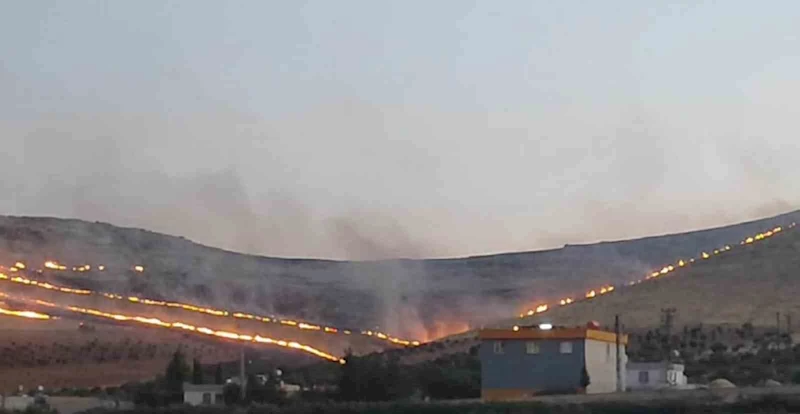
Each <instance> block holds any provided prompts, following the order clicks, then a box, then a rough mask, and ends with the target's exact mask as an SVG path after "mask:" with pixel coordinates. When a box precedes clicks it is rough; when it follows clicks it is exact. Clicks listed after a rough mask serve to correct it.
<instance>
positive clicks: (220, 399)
mask: <svg viewBox="0 0 800 414" xmlns="http://www.w3.org/2000/svg"><path fill="white" fill-rule="evenodd" d="M223 402H225V399H224V398H223V397H222V394H214V404H222V403H223Z"/></svg>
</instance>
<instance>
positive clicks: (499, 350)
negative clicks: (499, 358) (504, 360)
mask: <svg viewBox="0 0 800 414" xmlns="http://www.w3.org/2000/svg"><path fill="white" fill-rule="evenodd" d="M505 348H506V347H505V343H503V341H494V344H493V345H492V351H494V353H495V354H497V355H502V354H505V353H506V349H505Z"/></svg>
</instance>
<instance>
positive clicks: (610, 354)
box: [585, 339, 628, 394]
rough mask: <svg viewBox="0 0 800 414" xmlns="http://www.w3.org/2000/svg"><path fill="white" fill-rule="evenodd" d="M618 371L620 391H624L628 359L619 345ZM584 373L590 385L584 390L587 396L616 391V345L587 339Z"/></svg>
mask: <svg viewBox="0 0 800 414" xmlns="http://www.w3.org/2000/svg"><path fill="white" fill-rule="evenodd" d="M620 348H621V349H620V360H621V361H620V362H621V364H620V369H621V372H620V374H621V377H622V378H621V379H622V390H624V389H625V383H626V376H627V373H626V370H625V366H626V365H627V363H628V358H627V355H626V352H625V346H624V345H620ZM585 349H586V371H587V372H588V373H589V380H590V384H589V386H588V387H587V388H586V393H587V394H596V393H604V392H615V391H617V351H616V344H613V343H609V342H604V341H596V340H593V339H587V340H586V344H585Z"/></svg>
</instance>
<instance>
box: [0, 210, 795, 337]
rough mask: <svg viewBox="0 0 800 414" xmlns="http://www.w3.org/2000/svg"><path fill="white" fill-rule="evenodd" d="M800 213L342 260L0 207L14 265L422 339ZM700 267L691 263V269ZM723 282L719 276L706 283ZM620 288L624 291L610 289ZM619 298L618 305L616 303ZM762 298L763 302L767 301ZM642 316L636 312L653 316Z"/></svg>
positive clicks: (64, 278) (70, 281) (4, 255)
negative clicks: (640, 233) (495, 249)
mask: <svg viewBox="0 0 800 414" xmlns="http://www.w3.org/2000/svg"><path fill="white" fill-rule="evenodd" d="M798 219H800V211H795V212H791V213H787V214H784V215H781V216H777V217H772V218H767V219H761V220H757V221H753V222H748V223H743V224H737V225H732V226H727V227H722V228H717V229H710V230H703V231H697V232H690V233H684V234H675V235H667V236H657V237H649V238H644V239H638V240H628V241H619V242H606V243H598V244H592V245H568V246H565V247H564V248H561V249H555V250H548V251H538V252H521V253H509V254H501V255H491V256H479V257H468V258H457V259H437V260H388V261H376V262H341V261H328V260H305V259H283V258H270V257H258V256H249V255H243V254H238V253H234V252H228V251H224V250H220V249H215V248H211V247H207V246H202V245H199V244H196V243H193V242H191V241H189V240H186V239H184V238H181V237H173V236H168V235H163V234H157V233H153V232H149V231H146V230H139V229H128V228H120V227H115V226H112V225H109V224H104V223H89V222H83V221H78V220H65V219H54V218H28V217H2V218H0V264H3V265H5V266H11V265H13V264H14V263H15V262H17V261H20V262H23V263H26V264H27V266H28V267H29V269H28V270H29V271H36V270H41V272H40V273H38V276H39V277H41V278H43V279H45V280H48V281H51V282H52V283H59V284H62V285H66V286H71V287H83V288H90V289H93V290H101V291H110V292H116V293H120V294H122V295H129V294H132V295H141V296H144V297H149V298H156V299H157V298H166V299H171V300H183V301H189V302H193V303H201V304H207V305H214V306H220V307H225V308H228V309H239V310H248V311H253V312H260V313H264V314H277V315H288V316H292V317H296V318H301V319H305V320H311V321H321V322H326V323H331V324H337V325H340V326H342V325H343V326H351V327H354V328H359V329H360V328H363V329H374V328H375V327H379V328H380V329H382V330H384V331H388V332H391V333H395V334H397V335H399V336H410V337H414V338H417V339H422V340H427V339H432V338H435V337H439V336H443V335H445V334H449V333H454V332H458V331H461V330H465V329H467V328H469V327H470V326H473V327H474V326H478V325H482V324H486V323H489V322H491V321H496V320H499V319H504V318H507V317H509V316H510V315H514V314H518V313H519V312H520V311H521V310H523V309H526V307H528V306H530V305H531V304H532V303H537V302H539V301H543V300H551V299H553V298H558V297H561V296H564V295H574V294H576V293H578V294H580V293H581V292H585V291H586V290H587V289H591V288H594V287H597V286H599V285H601V284H615V285H619V284H625V283H627V282H629V281H631V280H635V279H639V278H641V277H642V276H644V275H646V274H649V273H650V272H651V271H652V270H653V269H658V268H660V267H661V266H663V265H665V264H667V263H672V262H673V261H674V259H675V258H678V257H688V256H694V255H697V254H698V252H700V251H703V250H709V251H710V250H712V249H717V248H720V247H722V246H724V245H726V244H731V243H737V242H738V241H739V240H741V239H742V238H744V237H747V236H748V235H750V234H754V233H757V232H760V231H763V230H765V229H768V228H772V227H774V226H780V225H786V224H787V223H789V222H792V221H800V220H798ZM754 251H755V250H754ZM736 254H745V253H736ZM46 261H55V262H58V264H59V265H63V266H64V268H63V269H62V270H54V269H49V268H47V267H44V263H45V262H46ZM81 266H88V268H86V267H84V268H81ZM100 266H103V267H102V269H103V270H102V271H101V270H100V269H101V268H100ZM136 266H141V268H139V269H138V270H137V269H136V268H135V267H136ZM709 266H711V265H710V264H709ZM763 266H767V264H766V263H765V264H763ZM73 268H74V269H75V271H73ZM81 270H85V271H81ZM702 270H703V267H702V266H697V267H696V268H693V269H692V272H701V271H702ZM762 270H763V269H762ZM720 277H723V276H720ZM730 280H731V279H715V280H714V282H713V283H729V282H730ZM664 283H667V282H666V281H665V282H664ZM655 286H660V285H652V286H651V285H648V286H647V287H642V288H640V290H639V291H638V292H640V293H642V294H641V295H640V294H637V295H636V297H637V298H639V299H637V303H640V304H642V306H644V304H646V303H648V301H649V300H651V299H652V298H651V297H650V296H648V295H649V293H647V292H649V290H648V289H656V287H655ZM759 289H761V288H759ZM753 292H755V290H754V291H753ZM631 295H633V293H631ZM617 297H622V295H619V296H616V295H614V298H617ZM693 297H694V296H693ZM697 298H698V300H701V299H707V298H708V296H705V297H703V298H701V297H697ZM613 300H617V299H613ZM665 300H666V299H665ZM662 302H663V301H662ZM701 302H702V300H701ZM598 303H600V302H598ZM603 303H606V302H603ZM659 303H660V302H659ZM585 306H599V305H594V304H587V305H581V306H579V307H578V306H576V307H574V308H570V310H569V312H574V313H577V314H583V315H585V314H586V312H591V313H592V314H593V315H596V316H594V317H593V318H594V319H598V318H599V319H603V315H600V314H598V313H597V312H598V311H596V310H595V309H594V308H592V309H591V310H588V308H585ZM615 306H616V305H615ZM619 306H621V307H620V308H619V310H623V307H624V306H623V305H619ZM625 306H627V305H625ZM647 306H649V304H648V305H647ZM653 306H654V307H657V306H659V305H653ZM762 307H764V309H771V308H769V307H768V306H766V304H764V305H763V306H762ZM615 309H616V308H615ZM628 309H629V308H628ZM770 311H771V310H765V311H764V312H760V313H757V314H758V315H762V314H765V315H766V314H768V313H769V312H770ZM683 312H684V313H688V312H689V311H688V310H685V311H683ZM725 312H726V311H725V310H720V311H719V315H720V316H718V317H717V319H724V315H726V313H725ZM553 315H554V316H555V315H556V314H555V313H554V314H553ZM643 315H645V316H641V318H643V319H642V320H643V321H644V320H645V319H646V320H648V321H649V320H650V319H651V317H650V316H646V315H648V314H643ZM548 316H549V315H548ZM759 317H761V316H759ZM584 319H585V317H584ZM633 322H634V321H633V320H631V323H633Z"/></svg>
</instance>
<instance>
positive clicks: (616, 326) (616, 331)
mask: <svg viewBox="0 0 800 414" xmlns="http://www.w3.org/2000/svg"><path fill="white" fill-rule="evenodd" d="M614 334H615V335H614V336H615V338H614V342H615V344H616V346H617V348H616V352H617V361H616V363H617V392H622V391H624V390H623V389H622V355H621V354H622V352H620V351H621V350H620V335H621V334H622V333H621V332H620V328H619V314H617V315H614Z"/></svg>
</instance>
